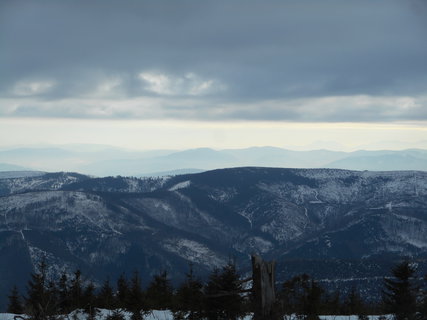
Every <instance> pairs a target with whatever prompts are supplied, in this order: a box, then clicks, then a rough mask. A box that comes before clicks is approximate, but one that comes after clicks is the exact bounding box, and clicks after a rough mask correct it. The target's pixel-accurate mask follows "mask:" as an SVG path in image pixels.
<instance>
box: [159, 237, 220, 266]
mask: <svg viewBox="0 0 427 320" xmlns="http://www.w3.org/2000/svg"><path fill="white" fill-rule="evenodd" d="M163 248H165V249H166V250H167V251H169V252H172V253H176V254H177V255H179V256H180V257H182V258H184V259H186V260H188V261H191V262H194V263H202V264H204V265H206V266H210V267H218V268H219V267H221V266H224V265H225V264H226V263H227V261H226V260H225V259H224V258H222V257H220V256H219V255H218V254H216V253H215V252H214V251H212V250H211V249H209V248H208V247H206V246H204V245H203V244H201V243H198V242H196V241H193V240H189V239H180V238H174V239H168V240H166V241H165V242H164V243H163Z"/></svg>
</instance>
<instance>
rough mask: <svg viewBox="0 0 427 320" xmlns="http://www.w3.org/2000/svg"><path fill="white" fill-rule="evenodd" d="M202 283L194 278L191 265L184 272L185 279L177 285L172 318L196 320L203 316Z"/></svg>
mask: <svg viewBox="0 0 427 320" xmlns="http://www.w3.org/2000/svg"><path fill="white" fill-rule="evenodd" d="M202 288H203V284H202V282H201V281H200V280H199V279H197V278H195V276H194V273H193V267H192V265H190V270H189V272H188V273H187V274H186V279H185V281H184V282H183V283H182V284H181V285H180V286H179V288H178V290H177V292H176V295H175V303H174V308H175V311H174V318H176V319H189V320H196V319H202V316H203V299H204V296H203V293H202Z"/></svg>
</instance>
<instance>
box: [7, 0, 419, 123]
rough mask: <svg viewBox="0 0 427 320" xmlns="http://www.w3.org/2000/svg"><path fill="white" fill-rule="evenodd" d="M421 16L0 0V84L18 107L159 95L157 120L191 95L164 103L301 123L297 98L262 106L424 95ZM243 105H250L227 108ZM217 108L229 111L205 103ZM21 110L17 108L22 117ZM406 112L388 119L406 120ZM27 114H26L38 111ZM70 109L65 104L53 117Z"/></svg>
mask: <svg viewBox="0 0 427 320" xmlns="http://www.w3.org/2000/svg"><path fill="white" fill-rule="evenodd" d="M426 12H427V10H426V6H425V2H422V1H404V0H382V1H368V0H364V1H352V2H347V1H341V0H335V1H317V0H310V1H298V2H296V1H278V0H277V1H275V0H272V1H267V2H266V1H251V0H250V1H246V0H245V1H243V0H235V1H225V0H224V1H210V2H207V1H195V0H192V1H190V0H183V1H130V0H127V1H110V0H102V1H101V0H98V1H79V0H77V1H48V0H43V1H21V0H13V1H12V0H5V1H2V2H1V3H0V46H1V48H2V49H1V50H0V74H1V77H0V92H1V95H2V96H3V97H4V98H8V99H12V98H13V99H15V100H16V101H17V102H18V103H19V99H24V98H25V99H26V102H25V103H28V99H29V97H32V98H33V99H34V101H36V102H37V103H35V102H34V103H33V104H35V105H42V102H43V101H56V100H62V99H75V98H79V99H84V98H87V99H93V98H99V97H103V98H108V97H110V98H114V99H120V98H121V99H137V98H139V97H169V98H170V100H169V102H168V100H167V99H166V100H162V101H163V104H159V105H158V106H157V107H158V108H165V110H164V112H162V111H155V112H150V115H151V114H154V115H158V116H161V115H163V114H164V113H167V108H168V106H170V107H171V108H172V107H173V106H175V101H174V99H175V100H176V99H185V98H188V97H191V98H192V99H193V100H192V103H193V104H194V105H195V106H197V105H198V107H194V113H191V114H190V113H187V112H183V113H182V114H181V115H180V113H179V111H175V113H174V115H173V117H177V118H182V117H187V116H189V117H199V118H208V117H210V116H211V117H213V118H215V115H216V114H221V115H223V116H222V117H227V116H229V117H231V118H237V119H239V118H240V119H248V118H250V119H252V118H253V119H258V118H263V119H269V118H273V119H277V117H279V119H305V118H306V117H309V118H310V115H306V114H302V113H301V112H302V111H301V110H303V108H301V107H299V106H294V107H293V108H289V109H286V110H281V109H280V108H279V107H275V108H274V111H271V113H268V109H263V102H265V101H266V100H280V101H283V102H284V104H286V103H285V102H286V101H288V102H289V101H290V100H295V99H302V98H312V99H314V98H316V97H317V98H321V97H328V96H357V95H370V96H375V97H378V96H382V97H390V96H411V97H415V98H416V97H422V96H424V95H425V94H426V91H425V88H427V64H426V63H425V59H426V57H427V40H426V39H427V36H426V35H427V25H426V24H425V21H426V20H427V19H423V18H425V17H426ZM141 74H145V75H149V76H148V77H144V76H141ZM189 75H190V76H189ZM150 77H151V78H150ZM162 77H163V78H162ZM191 77H192V78H191ZM147 79H148V80H147ZM197 98H198V99H200V100H199V103H198V102H197V101H196V100H197ZM310 101H311V100H310ZM422 101H425V100H422ZM242 104H248V105H252V106H257V105H258V109H256V110H251V111H247V110H246V111H245V110H243V109H241V108H236V109H233V106H236V105H242ZM91 105H92V104H91V103H88V108H90V106H91ZM224 105H227V106H228V108H230V109H227V110H223V109H218V110H216V108H223V107H221V106H224ZM2 106H4V104H2V105H0V108H4V107H2ZM24 106H26V104H24V103H22V105H21V109H20V110H26V111H25V112H24V113H27V114H28V112H29V111H28V107H26V108H27V109H25V108H24ZM22 108H24V109H22ZM255 108H256V107H255ZM395 108H397V107H396V106H395ZM211 109H213V110H211ZM415 109H416V110H422V108H418V109H417V108H415ZM415 109H414V108H413V109H411V111H410V112H409V111H408V112H407V113H405V111H401V112H400V113H399V116H401V117H402V118H412V117H415V119H416V117H417V116H419V115H420V114H417V113H414V110H415ZM30 110H33V111H34V112H33V111H31V112H30V114H32V113H34V114H37V111H36V110H37V108H34V109H31V108H30ZM44 110H50V108H47V107H46V108H45V109H44ZM67 110H68V109H67ZM76 110H81V108H77V109H76ZM178 110H180V109H178ZM331 110H332V109H331ZM333 110H335V109H333ZM343 110H347V107H346V106H344V108H343ZM357 110H358V109H357V106H356V105H355V106H353V109H351V110H347V113H343V112H341V111H340V112H338V111H337V112H338V113H334V112H332V113H331V112H329V111H330V110H326V112H325V113H326V114H329V116H330V119H331V121H334V119H342V121H346V116H345V115H346V114H348V115H349V117H348V119H347V120H349V121H353V120H354V115H357V114H358V112H357ZM376 110H377V114H376V113H375V112H376ZM381 110H382V109H381V108H380V107H378V108H377V107H375V106H374V105H373V106H371V109H370V112H369V113H366V114H369V116H373V117H374V118H375V116H377V117H381V116H382V117H383V118H382V119H383V120H385V121H390V119H395V118H396V117H397V119H398V118H399V116H396V117H394V116H393V117H388V116H384V114H385V113H384V112H382V111H381ZM399 110H400V109H399ZM353 111H354V112H353ZM8 112H9V111H8ZM79 112H80V111H79ZM263 112H265V114H263ZM3 114H5V112H3ZM46 114H49V112H48V111H46V112H44V113H43V116H46ZM53 114H54V115H55V116H58V114H61V111H56V112H54V113H52V116H53ZM69 114H71V115H73V114H76V112H68V113H65V114H64V116H67V115H69ZM95 114H96V113H95ZM113 114H114V113H113ZM117 114H119V113H117ZM125 114H127V113H125ZM130 114H135V113H132V112H131V113H130ZM359 114H365V113H363V112H361V113H359ZM41 115H42V114H40V116H41ZM225 115H227V116H225ZM338 115H339V116H338ZM81 116H85V114H84V113H83V114H81ZM423 116H424V117H425V115H424V113H423ZM324 118H325V117H322V119H323V120H324ZM359 118H360V120H361V121H366V119H365V117H359ZM312 119H317V118H316V116H315V115H312ZM380 120H381V119H380Z"/></svg>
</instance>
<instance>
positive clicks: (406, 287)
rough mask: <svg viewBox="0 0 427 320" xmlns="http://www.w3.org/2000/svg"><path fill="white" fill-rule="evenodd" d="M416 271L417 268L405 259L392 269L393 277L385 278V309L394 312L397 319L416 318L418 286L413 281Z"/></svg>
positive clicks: (409, 319)
mask: <svg viewBox="0 0 427 320" xmlns="http://www.w3.org/2000/svg"><path fill="white" fill-rule="evenodd" d="M414 273H415V268H414V267H413V266H412V265H411V264H410V263H409V262H408V261H403V262H402V263H399V264H398V265H396V266H395V267H394V268H393V269H392V275H393V278H385V279H384V287H385V289H384V290H383V301H384V304H385V306H386V310H385V311H386V312H390V313H392V314H393V315H394V318H395V319H396V320H411V319H415V311H416V291H417V288H416V287H415V286H414V285H413V283H412V282H413V276H414Z"/></svg>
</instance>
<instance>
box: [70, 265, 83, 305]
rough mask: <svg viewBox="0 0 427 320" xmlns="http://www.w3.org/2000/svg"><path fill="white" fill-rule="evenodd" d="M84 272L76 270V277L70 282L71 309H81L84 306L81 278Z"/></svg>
mask: <svg viewBox="0 0 427 320" xmlns="http://www.w3.org/2000/svg"><path fill="white" fill-rule="evenodd" d="M81 275H82V273H81V272H80V270H76V271H75V272H74V278H73V279H71V283H70V292H69V295H70V306H71V310H75V309H80V308H82V307H83V304H82V302H83V301H82V291H83V289H82V279H81Z"/></svg>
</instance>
